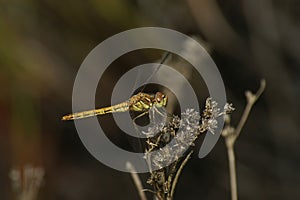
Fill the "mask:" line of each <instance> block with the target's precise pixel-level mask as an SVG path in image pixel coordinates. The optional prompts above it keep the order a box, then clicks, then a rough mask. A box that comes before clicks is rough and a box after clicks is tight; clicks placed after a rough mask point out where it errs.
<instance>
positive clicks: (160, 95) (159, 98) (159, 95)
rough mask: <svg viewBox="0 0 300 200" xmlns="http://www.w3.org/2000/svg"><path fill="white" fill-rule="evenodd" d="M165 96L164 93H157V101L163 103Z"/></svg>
mask: <svg viewBox="0 0 300 200" xmlns="http://www.w3.org/2000/svg"><path fill="white" fill-rule="evenodd" d="M164 96H165V95H164V94H163V93H161V92H157V93H156V94H155V99H156V101H157V102H158V103H159V102H161V101H162V100H163V98H164Z"/></svg>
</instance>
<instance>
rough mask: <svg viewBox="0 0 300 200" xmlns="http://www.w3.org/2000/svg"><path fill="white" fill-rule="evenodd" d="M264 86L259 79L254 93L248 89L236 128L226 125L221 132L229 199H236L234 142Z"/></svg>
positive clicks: (264, 82)
mask: <svg viewBox="0 0 300 200" xmlns="http://www.w3.org/2000/svg"><path fill="white" fill-rule="evenodd" d="M265 87H266V81H265V80H261V83H260V88H259V89H258V91H257V92H256V94H252V93H251V92H250V91H247V92H246V98H247V105H246V107H245V110H244V113H243V115H242V117H241V119H240V121H239V123H238V125H237V128H236V129H234V128H232V127H230V125H227V128H226V127H225V129H224V131H223V133H222V135H223V137H224V138H225V143H226V147H227V154H228V164H229V176H230V189H231V200H237V199H238V192H237V179H236V163H235V152H234V144H235V141H236V140H237V138H238V136H239V135H240V133H241V130H242V129H243V127H244V125H245V123H246V121H247V119H248V116H249V114H250V111H251V109H252V107H253V105H254V104H255V102H256V101H257V99H258V98H259V97H260V96H261V94H262V93H263V92H264V90H265ZM226 131H227V132H226ZM225 132H226V133H225Z"/></svg>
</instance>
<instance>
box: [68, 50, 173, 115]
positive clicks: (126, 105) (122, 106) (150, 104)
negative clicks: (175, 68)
mask: <svg viewBox="0 0 300 200" xmlns="http://www.w3.org/2000/svg"><path fill="white" fill-rule="evenodd" d="M169 55H170V53H169V52H167V53H165V55H164V56H163V59H162V60H161V62H160V64H159V65H158V67H157V68H156V69H155V71H154V72H153V74H152V75H151V76H150V77H149V78H148V79H147V81H146V83H147V82H148V81H149V80H150V79H151V78H152V76H153V75H154V74H155V73H156V72H157V71H158V70H159V68H160V66H161V65H162V64H163V63H164V62H165V61H166V60H167V58H168V57H169ZM144 87H145V86H144ZM143 89H144V88H143ZM143 89H142V90H143ZM167 101H168V97H167V95H165V94H163V93H162V92H156V93H155V94H148V93H143V92H139V93H137V94H136V95H133V96H132V97H130V99H129V100H127V101H125V102H122V103H119V104H116V105H113V106H108V107H104V108H99V109H93V110H87V111H83V112H77V113H72V114H68V115H65V116H63V117H62V120H63V121H68V120H77V119H82V118H87V117H93V116H98V115H105V114H108V113H118V112H126V111H135V112H141V114H140V115H138V116H137V117H136V118H138V117H141V116H143V115H145V114H147V113H148V111H149V110H150V108H161V107H166V105H167ZM136 118H135V119H136Z"/></svg>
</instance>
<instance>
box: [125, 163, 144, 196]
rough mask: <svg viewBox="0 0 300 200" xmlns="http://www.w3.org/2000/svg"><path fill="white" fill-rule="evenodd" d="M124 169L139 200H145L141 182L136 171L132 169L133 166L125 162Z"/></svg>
mask: <svg viewBox="0 0 300 200" xmlns="http://www.w3.org/2000/svg"><path fill="white" fill-rule="evenodd" d="M126 168H127V169H128V170H129V171H130V174H131V177H132V180H133V182H134V184H135V186H136V189H137V190H138V193H139V196H140V198H141V200H147V197H146V194H145V192H144V191H145V190H144V189H143V185H142V182H141V179H140V178H139V176H138V174H137V173H136V170H135V168H134V166H133V165H132V164H131V163H130V162H127V163H126Z"/></svg>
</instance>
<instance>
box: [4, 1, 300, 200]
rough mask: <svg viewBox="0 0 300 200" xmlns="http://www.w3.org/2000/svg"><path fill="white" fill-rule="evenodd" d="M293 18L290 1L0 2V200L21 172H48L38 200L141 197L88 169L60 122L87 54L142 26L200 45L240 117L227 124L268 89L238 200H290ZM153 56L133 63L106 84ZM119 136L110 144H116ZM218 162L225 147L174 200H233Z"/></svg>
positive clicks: (241, 154)
mask: <svg viewBox="0 0 300 200" xmlns="http://www.w3.org/2000/svg"><path fill="white" fill-rule="evenodd" d="M299 13H300V4H299V1H297V0H273V1H272V0H241V1H238V0H225V1H221V0H173V1H171V0H152V1H147V0H110V1H105V0H104V1H97V0H86V1H70V0H66V1H57V0H56V1H52V0H25V1H18V0H0V85H1V92H0V118H1V120H0V125H1V126H0V127H1V130H0V131H1V132H0V199H3V200H6V199H7V200H10V199H16V198H15V192H14V191H13V188H12V183H11V179H10V178H9V174H10V171H11V169H12V168H16V169H20V168H22V167H23V166H25V165H28V164H31V165H32V166H39V167H42V168H43V169H44V171H45V177H44V182H43V184H42V186H41V189H40V193H39V196H38V199H44V200H48V199H49V200H50V199H62V200H82V199H90V200H94V199H95V200H96V199H138V195H137V193H136V189H135V187H134V185H133V183H132V181H131V178H130V176H129V175H128V174H126V173H122V172H118V171H115V170H113V169H110V168H109V167H106V166H104V165H103V164H101V163H100V162H98V161H97V160H96V159H94V158H93V157H92V156H91V155H90V154H89V153H88V152H87V150H86V149H85V147H84V146H83V144H82V143H81V141H80V139H79V137H78V135H77V132H76V130H75V127H74V124H73V123H72V122H70V123H63V122H61V121H60V118H61V116H62V115H63V114H67V113H69V112H70V111H71V95H72V86H73V82H74V79H75V76H76V72H77V70H78V68H79V66H80V64H81V62H82V61H83V59H84V58H85V56H86V55H87V54H88V53H89V52H90V51H91V50H92V49H93V48H94V47H95V46H96V45H98V44H99V43H100V42H102V41H103V40H105V39H106V38H108V37H110V36H112V35H114V34H116V33H119V32H121V31H125V30H127V29H131V28H136V27H143V26H160V27H166V28H171V29H175V30H178V31H181V32H182V33H185V34H189V35H197V36H199V37H201V39H202V40H203V41H204V43H205V44H206V45H207V46H208V47H209V49H210V54H211V56H212V57H213V58H214V60H215V62H216V64H217V66H218V68H219V70H220V71H221V74H222V76H223V80H224V83H225V86H226V90H227V94H228V99H229V101H230V102H233V104H234V105H235V107H236V112H234V114H233V119H232V120H233V124H236V123H237V122H238V119H239V117H240V115H241V113H242V111H243V108H244V105H245V103H246V101H245V97H244V92H245V90H247V89H250V90H252V91H256V89H257V88H258V86H259V80H260V79H261V78H265V79H266V81H267V89H266V91H265V93H264V94H263V96H262V97H261V99H260V100H259V101H258V102H257V104H256V105H255V107H254V109H253V112H252V113H251V115H250V117H249V120H248V121H247V123H246V126H245V128H244V130H243V132H242V134H241V136H240V138H239V140H238V141H237V145H236V153H237V155H236V157H237V172H238V177H237V178H238V191H239V196H240V198H241V199H245V200H246V199H298V198H299V197H300V192H299V189H300V172H299V171H300V156H299V149H300V148H299V147H298V145H299V142H300V135H299V134H300V133H299V129H297V128H298V126H299V110H300V109H299V103H298V102H299V95H300V82H299V80H300V79H299V75H300V68H299V64H300V56H299V52H300V37H299V36H300V20H299ZM160 53H161V52H160ZM158 55H161V54H159V53H157V52H156V53H151V52H150V53H149V52H147V51H145V52H144V53H143V52H142V51H141V52H137V53H136V54H134V53H131V54H130V55H128V56H126V57H124V58H123V59H120V60H119V61H118V62H117V63H116V66H117V67H114V68H112V69H111V70H110V71H108V72H107V73H108V75H107V76H106V77H114V78H116V77H119V76H121V74H122V73H124V68H122V66H123V65H124V66H125V65H126V66H132V67H133V66H135V65H136V63H147V62H150V61H151V62H153V61H155V60H157V59H158V58H159V56H158ZM103 82H104V84H106V86H107V87H105V90H104V91H101V94H102V95H101V98H99V100H100V99H101V102H99V106H104V105H107V104H108V103H109V102H110V92H111V89H112V88H113V85H111V82H110V79H109V78H107V80H103ZM105 94H107V95H105ZM104 118H107V119H108V120H110V119H111V118H109V116H108V117H107V116H105V117H104ZM104 120H105V119H104ZM117 131H118V130H117V129H116V131H115V132H116V133H115V132H114V131H112V133H111V134H112V137H114V139H115V140H117V142H120V143H122V142H123V140H122V139H118V138H119V136H120V133H117ZM226 156H227V155H226V149H225V146H224V141H223V139H222V138H221V139H220V140H219V142H218V143H217V145H216V147H215V148H214V150H213V151H212V152H211V153H210V154H209V156H207V157H206V158H204V159H202V160H200V159H198V158H197V156H194V158H193V159H192V160H191V161H190V163H189V164H188V165H187V166H186V168H185V170H184V172H183V175H182V177H181V179H180V182H179V185H178V188H177V192H176V196H175V199H210V200H211V199H230V193H229V179H228V178H229V177H228V168H227V160H226V159H227V157H226Z"/></svg>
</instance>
